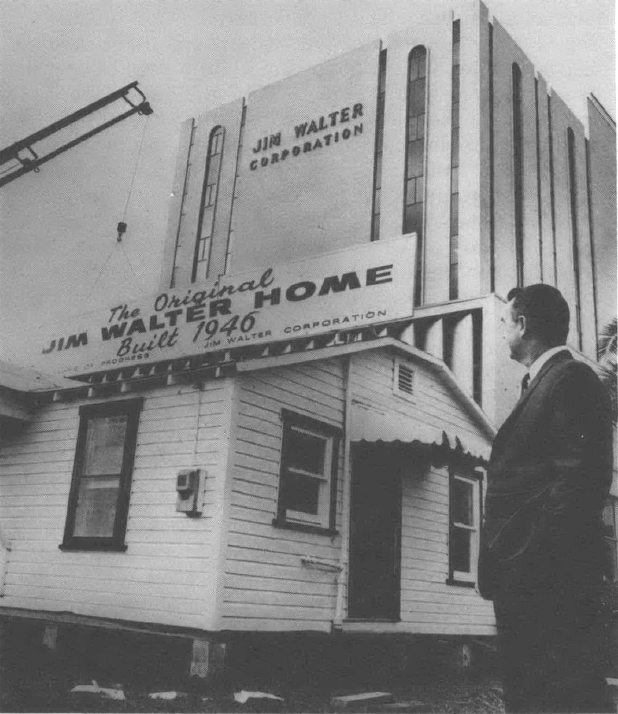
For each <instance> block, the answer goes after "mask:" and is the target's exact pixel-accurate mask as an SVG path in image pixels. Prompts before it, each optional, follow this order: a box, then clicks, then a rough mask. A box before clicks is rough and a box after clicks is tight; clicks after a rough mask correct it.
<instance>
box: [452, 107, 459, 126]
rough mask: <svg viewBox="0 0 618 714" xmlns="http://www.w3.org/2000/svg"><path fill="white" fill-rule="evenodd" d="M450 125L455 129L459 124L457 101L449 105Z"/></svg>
mask: <svg viewBox="0 0 618 714" xmlns="http://www.w3.org/2000/svg"><path fill="white" fill-rule="evenodd" d="M451 126H452V127H453V129H456V128H457V127H458V126H459V102H455V103H454V104H453V105H452V106H451Z"/></svg>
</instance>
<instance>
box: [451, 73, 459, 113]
mask: <svg viewBox="0 0 618 714" xmlns="http://www.w3.org/2000/svg"><path fill="white" fill-rule="evenodd" d="M451 101H452V102H453V104H456V103H457V102H459V65H456V66H455V67H453V85H452V93H451Z"/></svg>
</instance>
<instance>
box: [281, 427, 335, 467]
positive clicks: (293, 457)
mask: <svg viewBox="0 0 618 714" xmlns="http://www.w3.org/2000/svg"><path fill="white" fill-rule="evenodd" d="M288 447H289V448H288V449H287V454H288V466H289V467H291V468H296V469H302V470H303V471H309V472H311V473H314V474H320V475H322V474H324V459H325V457H326V439H324V438H323V437H321V436H317V435H314V434H307V433H306V432H304V431H298V430H296V429H295V428H292V430H291V431H290V442H289V444H288Z"/></svg>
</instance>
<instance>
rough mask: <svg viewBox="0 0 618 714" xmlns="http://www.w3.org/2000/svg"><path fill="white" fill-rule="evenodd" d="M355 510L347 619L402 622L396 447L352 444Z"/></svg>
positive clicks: (398, 465) (399, 508)
mask: <svg viewBox="0 0 618 714" xmlns="http://www.w3.org/2000/svg"><path fill="white" fill-rule="evenodd" d="M389 454H390V456H389ZM350 508H351V513H350V516H351V522H350V576H349V581H348V618H350V619H362V620H398V619H399V598H400V588H401V584H400V573H401V567H400V561H401V468H400V462H399V460H398V459H397V458H396V457H394V456H393V452H392V451H391V450H389V449H383V448H378V449H376V448H375V447H372V446H371V445H366V444H362V445H359V444H354V445H353V450H352V494H351V504H350Z"/></svg>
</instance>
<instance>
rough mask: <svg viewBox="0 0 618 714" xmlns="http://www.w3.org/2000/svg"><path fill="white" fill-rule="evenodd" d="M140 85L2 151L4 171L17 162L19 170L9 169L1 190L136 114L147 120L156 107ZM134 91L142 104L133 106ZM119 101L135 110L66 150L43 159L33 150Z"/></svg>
mask: <svg viewBox="0 0 618 714" xmlns="http://www.w3.org/2000/svg"><path fill="white" fill-rule="evenodd" d="M137 84H138V83H137V82H132V83H131V84H127V85H126V87H122V88H121V89H117V90H116V91H115V92H112V93H111V94H108V95H107V96H105V97H102V98H101V99H98V100H97V101H96V102H92V104H88V106H86V107H83V108H82V109H79V110H78V111H76V112H73V114H69V116H67V117H65V118H64V119H60V120H58V121H56V122H54V123H53V124H50V125H49V126H47V127H45V128H44V129H40V130H39V131H37V132H35V133H34V134H30V136H27V137H25V138H24V139H21V140H20V141H16V142H15V143H14V144H11V146H8V147H7V148H6V149H1V150H0V167H2V166H3V165H4V164H6V163H8V162H10V161H15V162H17V164H16V165H15V167H9V168H8V169H7V171H10V173H8V175H6V176H1V175H0V186H4V185H5V184H7V183H9V182H10V181H14V180H15V179H17V178H19V177H20V176H23V175H24V174H26V173H28V172H30V171H38V169H39V166H41V164H44V163H46V162H47V161H50V160H51V159H53V158H54V157H55V156H58V154H62V153H64V152H65V151H68V150H69V149H71V148H72V147H74V146H77V144H81V143H82V142H83V141H86V139H89V138H90V137H92V136H94V135H95V134H99V133H100V132H102V131H104V130H105V129H108V128H109V127H110V126H113V125H114V124H117V123H118V122H121V121H123V120H124V119H127V118H128V117H130V116H132V115H133V114H143V115H145V116H147V115H149V114H152V112H153V110H152V107H151V106H150V104H149V103H148V102H147V101H146V97H145V96H144V94H143V92H142V91H141V90H140V89H138V87H137ZM132 91H135V92H137V94H138V95H139V98H140V99H139V101H138V102H133V101H131V99H130V98H129V94H130V93H131V92H132ZM118 99H124V100H125V102H127V104H129V105H130V107H131V108H130V109H129V110H128V111H126V112H123V113H122V114H119V115H117V116H115V117H113V118H112V119H109V120H108V121H106V122H104V123H103V124H100V125H99V126H97V127H95V128H94V129H91V130H90V131H87V132H85V133H84V134H81V135H80V136H78V137H77V138H76V139H73V140H71V141H69V142H67V143H65V144H63V145H62V146H59V147H58V148H56V149H54V150H53V151H50V152H48V153H47V154H44V155H43V156H39V155H38V154H37V153H36V151H35V150H34V149H33V148H32V145H33V144H36V143H37V142H39V141H42V140H43V139H46V138H47V137H49V136H52V135H53V134H55V133H56V132H58V131H61V130H62V129H65V128H66V127H67V126H70V125H71V124H73V123H75V122H77V121H79V120H80V119H83V118H84V117H87V116H88V115H90V114H93V113H94V112H96V111H99V110H100V109H102V108H103V107H106V106H107V105H108V104H111V103H113V102H115V101H117V100H118ZM24 152H28V153H29V156H24V155H23V154H24Z"/></svg>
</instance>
